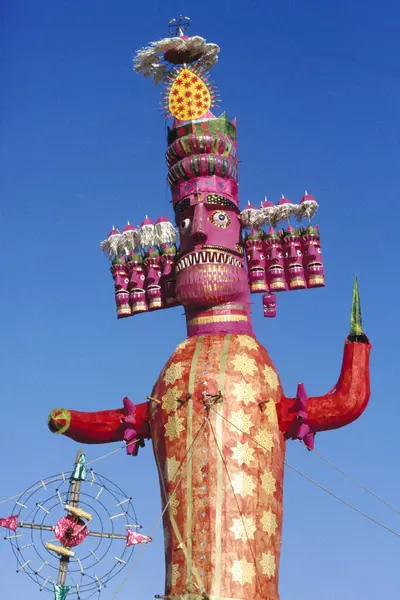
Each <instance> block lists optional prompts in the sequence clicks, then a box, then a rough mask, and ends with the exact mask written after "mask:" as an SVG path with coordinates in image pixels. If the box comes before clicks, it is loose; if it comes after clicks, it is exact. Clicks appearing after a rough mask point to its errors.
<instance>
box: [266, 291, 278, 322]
mask: <svg viewBox="0 0 400 600" xmlns="http://www.w3.org/2000/svg"><path fill="white" fill-rule="evenodd" d="M263 310H264V317H268V318H270V319H272V318H273V317H276V296H275V294H271V293H270V292H269V293H267V294H264V296H263Z"/></svg>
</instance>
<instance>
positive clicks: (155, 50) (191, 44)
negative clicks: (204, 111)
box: [133, 35, 219, 85]
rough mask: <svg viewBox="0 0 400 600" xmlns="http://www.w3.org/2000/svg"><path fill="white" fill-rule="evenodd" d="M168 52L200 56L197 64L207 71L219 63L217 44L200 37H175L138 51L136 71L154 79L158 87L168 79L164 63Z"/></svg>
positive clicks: (134, 62) (135, 60) (134, 66)
mask: <svg viewBox="0 0 400 600" xmlns="http://www.w3.org/2000/svg"><path fill="white" fill-rule="evenodd" d="M168 50H174V51H175V52H179V51H181V52H183V53H188V52H189V53H190V54H193V56H195V55H200V58H199V59H198V60H197V61H196V64H197V65H199V66H200V67H202V68H203V69H205V70H207V71H208V70H209V69H211V68H212V67H213V66H214V65H215V64H216V63H217V62H218V53H219V46H218V45H217V44H209V43H207V42H206V40H205V39H204V38H202V37H200V36H198V35H195V36H192V37H188V38H186V39H184V38H182V37H173V38H163V39H162V40H158V41H157V42H151V43H150V46H149V47H147V48H142V49H141V50H138V51H137V52H136V55H135V57H134V59H133V68H134V70H135V71H136V73H139V74H140V75H143V77H152V78H153V80H154V84H155V85H158V84H159V83H161V82H162V81H164V80H166V79H167V78H168V70H167V64H166V63H165V62H163V61H164V60H165V59H164V56H163V55H164V54H165V53H166V52H168ZM160 55H161V56H160Z"/></svg>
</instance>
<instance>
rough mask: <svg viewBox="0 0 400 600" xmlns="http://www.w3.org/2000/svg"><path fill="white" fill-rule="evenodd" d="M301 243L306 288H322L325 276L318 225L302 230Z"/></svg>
mask: <svg viewBox="0 0 400 600" xmlns="http://www.w3.org/2000/svg"><path fill="white" fill-rule="evenodd" d="M301 241H302V250H303V265H304V271H305V275H306V281H307V287H309V288H313V287H323V286H324V285H325V274H324V265H323V262H322V253H321V242H320V236H319V231H318V225H317V226H316V227H313V226H312V225H309V226H308V227H307V228H306V229H304V230H303V231H302V234H301Z"/></svg>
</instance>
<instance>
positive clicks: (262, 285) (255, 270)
mask: <svg viewBox="0 0 400 600" xmlns="http://www.w3.org/2000/svg"><path fill="white" fill-rule="evenodd" d="M244 246H245V249H246V259H247V268H248V272H249V285H250V291H251V292H252V293H259V292H266V291H267V290H268V286H267V281H266V278H265V277H266V275H265V256H264V247H263V231H262V230H261V229H258V230H257V229H252V230H251V231H250V232H249V233H248V234H247V235H246V237H245V241H244Z"/></svg>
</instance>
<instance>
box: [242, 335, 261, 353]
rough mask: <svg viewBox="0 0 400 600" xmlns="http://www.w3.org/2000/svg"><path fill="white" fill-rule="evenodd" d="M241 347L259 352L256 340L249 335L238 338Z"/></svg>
mask: <svg viewBox="0 0 400 600" xmlns="http://www.w3.org/2000/svg"><path fill="white" fill-rule="evenodd" d="M237 340H238V342H239V344H240V346H243V347H244V348H247V349H248V350H258V344H257V342H256V340H255V339H254V338H252V337H250V336H249V335H241V336H239V337H238V338H237Z"/></svg>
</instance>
